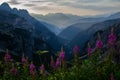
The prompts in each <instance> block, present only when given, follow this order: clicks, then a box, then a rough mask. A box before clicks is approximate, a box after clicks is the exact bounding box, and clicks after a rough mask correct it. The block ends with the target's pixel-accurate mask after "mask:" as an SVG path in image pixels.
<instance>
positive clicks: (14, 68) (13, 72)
mask: <svg viewBox="0 0 120 80" xmlns="http://www.w3.org/2000/svg"><path fill="white" fill-rule="evenodd" d="M11 72H12V74H13V75H14V76H16V75H17V68H16V67H15V66H14V65H13V68H12V69H11Z"/></svg>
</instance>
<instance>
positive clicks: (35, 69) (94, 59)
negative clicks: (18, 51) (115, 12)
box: [0, 29, 120, 80]
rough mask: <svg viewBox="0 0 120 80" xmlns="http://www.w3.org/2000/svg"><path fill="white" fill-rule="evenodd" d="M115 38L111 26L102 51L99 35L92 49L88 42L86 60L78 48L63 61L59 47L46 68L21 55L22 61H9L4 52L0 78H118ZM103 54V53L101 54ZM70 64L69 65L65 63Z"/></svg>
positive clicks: (80, 79) (83, 79)
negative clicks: (106, 46)
mask: <svg viewBox="0 0 120 80" xmlns="http://www.w3.org/2000/svg"><path fill="white" fill-rule="evenodd" d="M116 43H117V37H116V35H115V34H114V31H113V29H112V30H111V34H110V35H109V37H108V43H107V45H108V49H107V50H106V51H105V52H104V53H103V46H104V44H103V42H102V41H101V38H100V35H98V40H97V41H96V47H95V49H94V50H93V49H92V48H91V46H90V44H88V48H87V53H88V59H85V60H80V59H79V57H78V56H79V52H80V50H79V47H78V46H75V47H74V49H73V52H74V59H73V60H71V61H69V62H67V61H65V52H64V51H63V49H61V51H60V53H59V56H58V58H57V59H56V61H54V59H53V57H51V62H50V63H48V64H49V69H47V70H46V67H45V66H44V64H40V67H39V66H35V65H34V63H33V62H32V61H31V62H30V61H28V60H27V58H26V57H25V56H24V55H23V56H22V57H21V62H15V61H14V60H12V57H11V55H10V54H9V53H8V51H7V52H6V54H5V56H4V58H3V57H2V58H3V60H1V61H0V79H2V80H120V61H119V60H120V52H119V49H117V48H116V46H117V44H116ZM103 55H104V56H103ZM69 63H70V65H69V66H68V64H69Z"/></svg>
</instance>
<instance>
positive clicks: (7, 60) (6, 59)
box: [4, 50, 11, 62]
mask: <svg viewBox="0 0 120 80" xmlns="http://www.w3.org/2000/svg"><path fill="white" fill-rule="evenodd" d="M4 60H5V62H10V61H11V56H10V54H9V53H8V50H7V53H6V54H5V57H4Z"/></svg>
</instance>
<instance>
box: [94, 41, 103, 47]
mask: <svg viewBox="0 0 120 80" xmlns="http://www.w3.org/2000/svg"><path fill="white" fill-rule="evenodd" d="M102 47H103V42H102V41H101V40H97V42H96V48H99V49H101V48H102Z"/></svg>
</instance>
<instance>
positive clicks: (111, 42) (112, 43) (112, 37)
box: [108, 28, 117, 47]
mask: <svg viewBox="0 0 120 80" xmlns="http://www.w3.org/2000/svg"><path fill="white" fill-rule="evenodd" d="M116 40H117V37H116V35H115V34H114V28H112V29H111V33H110V34H109V36H108V46H111V47H112V46H115V43H116Z"/></svg>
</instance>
